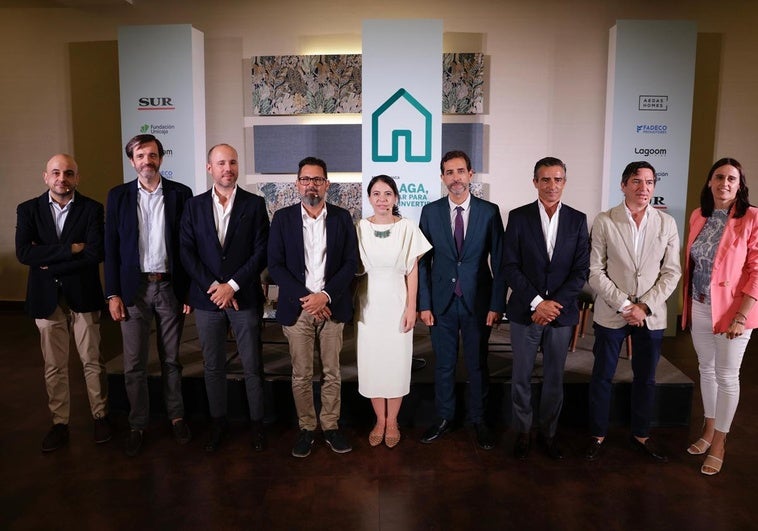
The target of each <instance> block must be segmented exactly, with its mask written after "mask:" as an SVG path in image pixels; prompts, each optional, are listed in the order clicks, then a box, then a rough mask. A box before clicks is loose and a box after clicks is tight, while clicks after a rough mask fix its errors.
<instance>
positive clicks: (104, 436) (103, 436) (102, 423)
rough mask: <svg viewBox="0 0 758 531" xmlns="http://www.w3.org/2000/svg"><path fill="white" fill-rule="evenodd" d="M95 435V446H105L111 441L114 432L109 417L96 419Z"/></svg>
mask: <svg viewBox="0 0 758 531" xmlns="http://www.w3.org/2000/svg"><path fill="white" fill-rule="evenodd" d="M93 433H94V439H95V444H103V443H107V442H108V441H110V440H111V438H112V437H113V430H111V423H110V422H109V421H108V417H98V418H96V419H95V423H94V432H93Z"/></svg>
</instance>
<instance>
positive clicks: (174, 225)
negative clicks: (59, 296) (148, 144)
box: [105, 177, 192, 306]
mask: <svg viewBox="0 0 758 531" xmlns="http://www.w3.org/2000/svg"><path fill="white" fill-rule="evenodd" d="M161 181H162V184H163V203H164V209H165V214H166V231H165V232H166V252H167V253H168V264H169V269H170V271H169V273H171V284H172V286H173V288H174V294H175V295H176V298H177V299H178V300H179V302H182V303H184V302H186V298H187V290H188V288H189V277H188V276H187V273H186V272H185V271H184V268H183V267H182V264H181V260H180V259H179V221H180V220H181V218H182V212H183V211H184V203H185V202H186V201H187V200H188V199H189V198H191V197H192V190H191V189H190V188H189V187H188V186H186V185H184V184H181V183H177V182H175V181H169V180H168V179H165V178H163V177H162V178H161ZM106 206H107V209H106V215H105V294H106V296H108V297H110V296H111V295H118V296H119V297H121V299H122V300H123V301H124V304H125V305H126V306H131V305H133V304H134V296H135V294H136V292H137V286H139V282H140V273H141V272H142V271H141V269H140V259H139V224H138V222H137V179H135V180H133V181H130V182H128V183H125V184H121V185H119V186H116V187H115V188H112V189H111V191H110V192H108V202H107V205H106ZM150 272H151V271H146V273H150Z"/></svg>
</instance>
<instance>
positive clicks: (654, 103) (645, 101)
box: [638, 95, 669, 111]
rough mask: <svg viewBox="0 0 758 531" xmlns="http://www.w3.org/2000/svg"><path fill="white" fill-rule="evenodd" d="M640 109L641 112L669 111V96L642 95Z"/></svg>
mask: <svg viewBox="0 0 758 531" xmlns="http://www.w3.org/2000/svg"><path fill="white" fill-rule="evenodd" d="M638 109H639V110H641V111H668V110H669V97H668V96H651V95H640V100H639V106H638Z"/></svg>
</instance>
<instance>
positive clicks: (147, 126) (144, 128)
mask: <svg viewBox="0 0 758 531" xmlns="http://www.w3.org/2000/svg"><path fill="white" fill-rule="evenodd" d="M148 131H150V124H144V125H143V126H142V127H140V128H139V132H140V133H142V134H145V133H147V132H148Z"/></svg>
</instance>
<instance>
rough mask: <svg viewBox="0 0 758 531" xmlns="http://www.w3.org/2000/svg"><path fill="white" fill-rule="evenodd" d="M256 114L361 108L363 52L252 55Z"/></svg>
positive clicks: (322, 112) (327, 112)
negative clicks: (361, 53) (359, 53)
mask: <svg viewBox="0 0 758 531" xmlns="http://www.w3.org/2000/svg"><path fill="white" fill-rule="evenodd" d="M252 76H253V109H252V111H253V114H259V115H274V114H278V115H291V114H332V113H359V112H361V56H360V55H355V54H354V55H283V56H271V55H264V56H259V57H253V66H252Z"/></svg>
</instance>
